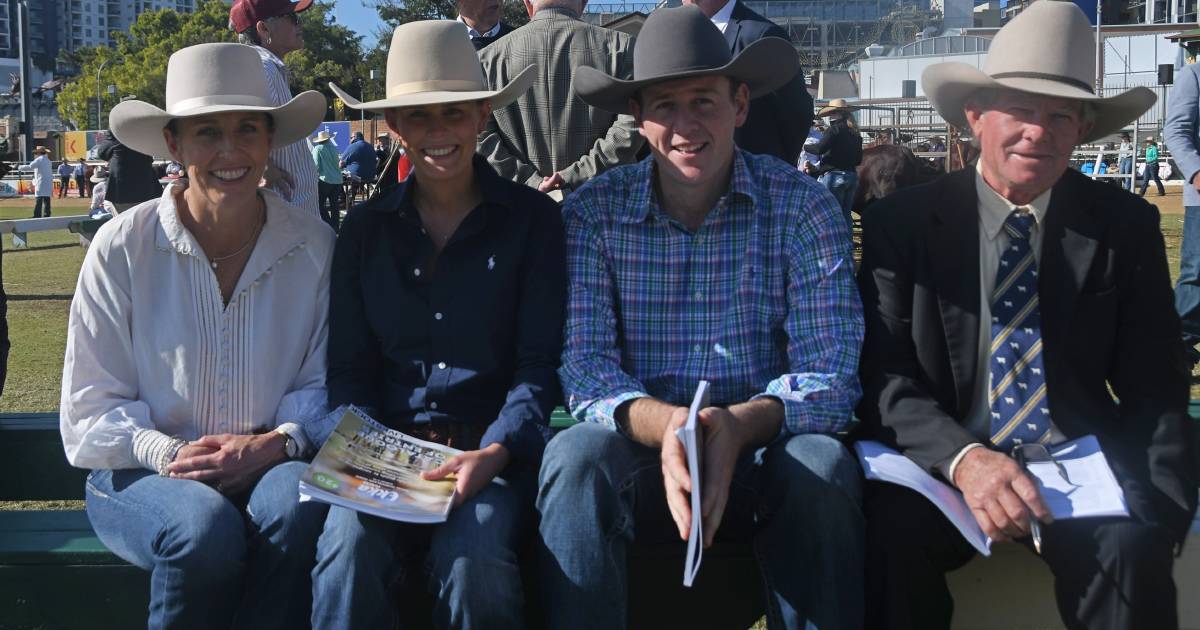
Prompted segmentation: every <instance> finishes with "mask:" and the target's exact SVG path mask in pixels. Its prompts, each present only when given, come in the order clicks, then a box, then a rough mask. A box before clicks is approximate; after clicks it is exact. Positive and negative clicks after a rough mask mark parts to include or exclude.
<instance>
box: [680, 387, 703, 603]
mask: <svg viewBox="0 0 1200 630" xmlns="http://www.w3.org/2000/svg"><path fill="white" fill-rule="evenodd" d="M707 406H708V381H700V383H699V385H697V386H696V395H695V396H692V406H691V407H690V408H689V409H688V419H687V422H686V423H684V425H683V426H682V427H680V428H678V429H676V430H675V435H676V436H678V437H679V441H680V442H682V443H683V448H684V450H685V451H686V452H687V465H688V473H689V474H690V475H691V479H692V528H691V531H689V532H688V546H687V559H686V561H685V562H684V564H683V585H684V586H686V587H689V588H690V587H691V586H692V581H693V580H695V579H696V574H697V573H699V572H700V560H701V559H702V558H703V556H704V528H703V524H702V521H703V519H701V518H700V498H701V494H700V473H701V472H702V471H703V468H702V466H703V463H704V462H703V459H702V457H701V454H702V453H703V450H704V428H703V427H702V426H700V423H699V421H698V419H697V417H696V416H697V415H698V414H699V413H700V410H701V409H704V408H705V407H707Z"/></svg>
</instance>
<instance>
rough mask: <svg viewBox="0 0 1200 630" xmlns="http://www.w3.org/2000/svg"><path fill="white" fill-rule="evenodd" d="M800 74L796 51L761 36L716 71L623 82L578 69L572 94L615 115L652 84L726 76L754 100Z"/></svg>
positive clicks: (665, 75) (701, 70)
mask: <svg viewBox="0 0 1200 630" xmlns="http://www.w3.org/2000/svg"><path fill="white" fill-rule="evenodd" d="M799 71H800V60H799V58H797V56H796V49H795V48H792V45H791V44H790V43H789V42H787V41H786V40H784V39H781V38H779V37H764V38H762V39H760V40H758V41H756V42H754V43H752V44H750V45H749V46H747V47H745V48H743V49H742V51H741V52H740V53H738V55H737V56H736V57H734V58H733V59H732V60H731V61H730V62H729V63H727V64H725V65H724V66H721V67H719V68H704V69H699V70H687V71H683V72H675V73H671V74H664V75H659V76H655V77H648V78H645V79H636V80H635V79H630V80H623V79H618V78H615V77H612V76H609V75H607V74H605V73H603V72H601V71H599V70H597V69H595V68H591V67H588V66H581V67H580V68H579V70H578V72H576V74H575V93H576V94H578V95H579V98H581V99H583V102H585V103H587V104H588V105H591V106H592V107H597V108H600V109H603V110H604V111H608V112H613V113H615V114H630V113H632V112H631V111H630V108H629V101H630V99H632V98H633V97H634V95H636V94H637V92H638V90H640V89H642V88H644V87H646V86H648V85H653V84H655V83H663V82H664V81H674V80H677V79H691V78H696V77H708V76H726V77H729V78H730V79H733V80H735V81H738V82H741V83H745V84H746V86H747V87H749V88H750V98H758V97H759V96H762V95H764V94H769V93H771V92H773V91H775V90H776V89H778V88H780V87H782V86H783V85H784V84H786V83H787V82H788V81H791V80H792V77H794V76H796V73H797V72H799Z"/></svg>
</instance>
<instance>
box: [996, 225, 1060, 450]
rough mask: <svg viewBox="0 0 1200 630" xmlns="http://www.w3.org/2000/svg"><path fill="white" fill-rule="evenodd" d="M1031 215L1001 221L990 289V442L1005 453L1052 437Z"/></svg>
mask: <svg viewBox="0 0 1200 630" xmlns="http://www.w3.org/2000/svg"><path fill="white" fill-rule="evenodd" d="M1033 223H1034V216H1033V214H1032V213H1031V212H1029V209H1028V208H1024V207H1022V208H1017V209H1016V210H1014V211H1013V213H1012V214H1010V215H1009V216H1008V219H1007V220H1006V221H1005V222H1004V231H1005V232H1006V233H1007V234H1008V237H1009V245H1008V247H1007V248H1006V249H1005V250H1004V254H1003V255H1002V256H1001V257H1000V267H999V269H997V271H996V288H995V289H994V290H993V291H992V346H991V358H990V360H989V361H988V366H989V372H990V377H991V380H990V381H989V383H990V390H989V392H988V398H989V402H990V403H991V441H992V443H993V444H995V445H996V446H997V447H998V448H999V449H1001V450H1003V451H1007V450H1009V449H1010V448H1012V445H1013V444H1017V443H1029V442H1043V443H1044V442H1046V441H1047V440H1049V439H1050V428H1051V422H1050V405H1049V403H1048V402H1047V400H1046V374H1045V371H1044V369H1043V367H1042V326H1041V322H1042V320H1041V315H1040V313H1039V309H1038V290H1037V287H1038V278H1037V275H1038V272H1037V262H1035V260H1034V257H1033V247H1032V246H1031V244H1030V241H1029V235H1030V231H1031V230H1032V229H1033Z"/></svg>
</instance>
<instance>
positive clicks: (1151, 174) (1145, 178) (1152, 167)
mask: <svg viewBox="0 0 1200 630" xmlns="http://www.w3.org/2000/svg"><path fill="white" fill-rule="evenodd" d="M1152 179H1153V180H1154V183H1155V184H1158V194H1159V195H1160V196H1161V195H1165V194H1166V190H1165V189H1164V188H1163V183H1162V180H1161V179H1159V178H1158V162H1155V163H1153V164H1146V165H1145V166H1143V167H1142V186H1141V189H1140V190H1138V194H1139V195H1144V194H1146V189H1147V188H1149V187H1150V180H1152Z"/></svg>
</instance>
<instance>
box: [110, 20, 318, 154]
mask: <svg viewBox="0 0 1200 630" xmlns="http://www.w3.org/2000/svg"><path fill="white" fill-rule="evenodd" d="M166 105H167V108H166V109H165V110H163V109H159V108H158V107H155V106H154V105H151V104H150V103H146V102H143V101H138V100H131V101H123V102H121V103H118V104H117V106H116V107H114V108H113V109H112V112H111V113H110V114H109V126H110V128H111V129H112V133H113V135H114V136H116V137H117V139H118V140H120V141H121V143H122V144H124V145H125V146H128V147H130V148H132V149H134V150H137V151H140V152H142V153H145V154H146V155H150V156H154V157H168V156H170V154H171V151H170V149H169V148H167V141H166V140H165V139H164V138H163V128H164V127H166V125H167V123H168V122H170V121H171V120H172V119H175V118H189V117H193V116H201V115H204V114H220V113H225V112H263V113H266V114H270V116H271V118H272V119H273V120H274V124H275V133H274V137H273V138H272V141H271V144H272V146H275V147H282V146H286V145H289V144H292V143H293V142H296V141H298V140H301V139H303V138H305V137H307V136H308V134H310V133H312V131H313V129H316V127H317V125H319V124H320V123H321V118H323V117H324V116H325V97H324V96H321V94H320V93H319V92H315V91H312V90H309V91H307V92H304V93H302V94H299V95H297V96H296V97H295V98H293V99H292V100H290V101H288V102H287V103H285V104H284V105H275V104H273V103H272V102H271V99H270V98H269V97H268V95H267V75H266V71H265V70H263V67H262V60H261V59H260V58H259V56H258V53H257V52H255V51H254V49H253V48H251V47H249V46H243V45H242V44H226V43H222V44H197V45H195V46H188V47H187V48H182V49H180V50H178V51H176V52H175V53H174V54H172V55H171V58H170V59H169V60H168V61H167V93H166Z"/></svg>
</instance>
